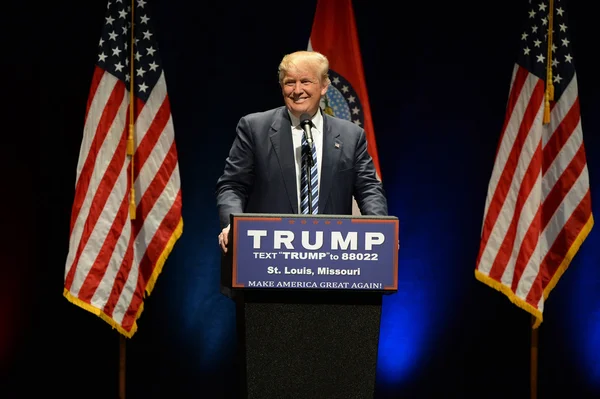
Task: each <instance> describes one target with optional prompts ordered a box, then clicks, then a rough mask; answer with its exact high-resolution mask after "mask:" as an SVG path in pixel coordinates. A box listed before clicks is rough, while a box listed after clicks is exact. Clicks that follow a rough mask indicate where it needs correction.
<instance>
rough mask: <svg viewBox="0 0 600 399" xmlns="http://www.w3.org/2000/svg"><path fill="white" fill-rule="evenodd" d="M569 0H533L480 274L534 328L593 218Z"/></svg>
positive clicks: (488, 207) (491, 191) (489, 203)
mask: <svg viewBox="0 0 600 399" xmlns="http://www.w3.org/2000/svg"><path fill="white" fill-rule="evenodd" d="M565 3H566V1H565V0H562V1H561V0H554V1H548V0H544V1H540V0H538V1H529V5H528V16H527V22H528V23H527V25H526V27H525V28H524V30H523V31H522V32H521V37H520V39H521V41H520V44H521V45H520V52H519V56H518V59H517V62H516V64H515V66H514V70H513V76H512V82H511V86H510V94H509V98H508V104H507V109H506V116H505V122H504V127H503V130H502V134H501V137H500V142H499V145H498V149H497V153H496V159H495V164H494V167H493V172H492V176H491V179H490V182H489V186H488V192H487V200H486V204H485V212H484V220H483V228H482V234H481V244H480V252H479V256H478V259H477V267H476V270H475V276H476V278H477V279H478V280H480V281H482V282H483V283H485V284H487V285H489V286H491V287H493V288H495V289H497V290H499V291H501V292H502V293H504V294H505V295H506V296H507V297H508V298H509V299H510V300H511V301H512V302H513V303H514V304H516V305H517V306H519V307H521V308H522V309H524V310H526V311H527V312H529V313H531V314H532V315H533V316H534V317H535V319H536V320H535V323H534V324H533V328H537V327H538V326H539V325H540V323H541V322H542V320H543V315H542V314H543V311H544V302H545V300H546V299H547V298H548V296H549V294H550V292H551V291H552V289H553V288H554V287H555V285H556V284H557V282H558V280H559V279H560V277H561V276H562V274H563V273H564V272H565V271H566V269H567V268H568V266H569V264H570V262H571V260H572V259H573V257H574V256H575V254H576V253H577V251H578V249H579V247H580V246H581V244H582V243H583V241H584V240H585V238H586V237H587V235H588V233H589V232H590V230H591V229H592V226H593V223H594V221H593V217H592V210H591V209H592V207H591V198H590V188H589V178H588V169H587V164H586V156H585V148H584V144H583V134H582V129H581V117H580V111H579V97H578V91H577V74H576V73H575V66H574V60H573V52H572V48H571V41H570V38H569V23H568V20H567V14H566V10H565V7H566V4H565ZM549 26H552V30H551V31H549V29H548V28H549ZM549 38H550V39H551V40H548V39H549ZM548 65H551V67H550V68H547V66H548ZM548 78H549V79H548ZM547 81H548V82H550V81H551V82H552V84H553V88H554V98H553V99H551V98H549V101H548V102H547V101H546V98H545V96H546V93H547V91H546V86H548V85H546V82H547ZM550 90H551V89H550ZM545 112H546V113H547V114H546V117H548V119H547V120H545V117H544V114H545ZM546 122H547V123H546Z"/></svg>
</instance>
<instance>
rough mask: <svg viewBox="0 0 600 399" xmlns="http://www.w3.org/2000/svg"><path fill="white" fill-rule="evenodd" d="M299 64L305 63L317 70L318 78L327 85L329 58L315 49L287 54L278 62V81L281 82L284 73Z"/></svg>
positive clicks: (328, 82) (328, 81) (296, 67)
mask: <svg viewBox="0 0 600 399" xmlns="http://www.w3.org/2000/svg"><path fill="white" fill-rule="evenodd" d="M299 65H306V66H308V67H309V68H310V69H312V70H314V71H316V72H317V75H318V76H319V80H320V81H321V83H323V84H325V85H329V84H330V83H331V81H330V80H329V60H328V59H327V57H325V56H324V55H323V54H321V53H319V52H316V51H296V52H294V53H291V54H287V55H285V56H284V57H283V59H282V60H281V62H280V63H279V68H278V72H279V83H280V84H281V83H282V80H283V77H284V76H285V74H286V73H287V72H289V71H291V70H294V69H299Z"/></svg>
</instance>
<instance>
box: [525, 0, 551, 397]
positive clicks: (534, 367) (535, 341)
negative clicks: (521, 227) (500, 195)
mask: <svg viewBox="0 0 600 399" xmlns="http://www.w3.org/2000/svg"><path fill="white" fill-rule="evenodd" d="M553 26H554V0H548V52H547V56H546V93H545V96H544V124H548V123H550V101H554V84H553V83H552V47H553V45H554V43H553V41H552V33H553ZM531 322H532V324H533V325H534V326H535V324H536V319H535V316H533V315H532V316H531ZM538 352H539V327H538V328H532V329H531V347H530V382H529V383H530V399H537V378H538Z"/></svg>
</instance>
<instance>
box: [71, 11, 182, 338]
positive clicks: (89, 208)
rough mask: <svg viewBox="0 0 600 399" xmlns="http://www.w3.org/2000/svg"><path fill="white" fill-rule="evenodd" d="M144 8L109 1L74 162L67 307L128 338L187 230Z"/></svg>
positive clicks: (157, 64) (153, 43) (164, 97)
mask: <svg viewBox="0 0 600 399" xmlns="http://www.w3.org/2000/svg"><path fill="white" fill-rule="evenodd" d="M148 7H149V6H148V4H147V2H146V1H144V0H137V1H136V2H135V6H134V9H133V10H132V3H131V2H124V1H123V0H113V1H110V2H108V5H107V11H106V17H105V23H104V27H103V30H102V35H101V37H100V41H99V43H98V58H97V61H96V66H95V69H94V74H93V78H92V84H91V88H90V92H89V97H88V104H87V110H86V115H85V125H84V129H83V140H82V143H81V149H80V153H79V161H78V164H77V171H76V184H75V198H74V201H73V208H72V214H71V225H70V240H69V253H68V256H67V261H66V266H65V280H64V296H65V297H66V298H67V299H68V300H69V301H71V302H72V303H74V304H75V305H78V306H80V307H81V308H83V309H86V310H88V311H90V312H92V313H94V314H96V315H98V316H99V317H101V318H102V319H103V320H105V321H106V322H108V323H109V324H110V325H111V326H112V327H114V328H116V329H117V330H118V331H119V332H120V333H121V334H122V335H124V336H126V337H131V336H132V335H133V334H134V333H135V332H136V330H137V324H136V320H137V319H138V317H139V316H140V313H141V311H142V309H143V301H144V296H145V295H146V294H150V292H151V291H152V288H153V287H154V284H155V282H156V279H157V277H158V275H159V274H160V272H161V270H162V267H163V264H164V263H165V261H166V259H167V257H168V256H169V253H170V252H171V250H172V248H173V246H174V244H175V242H176V241H177V239H178V238H179V237H180V236H181V234H182V231H183V220H182V217H181V189H180V179H179V166H178V157H177V149H176V146H175V136H174V130H173V121H172V118H171V107H170V105H169V96H168V94H167V86H166V83H165V74H164V71H163V67H162V63H161V60H160V57H159V54H158V46H157V42H156V36H155V33H154V31H153V29H152V27H151V22H152V20H151V18H150V13H149V9H148ZM132 11H134V12H133V16H134V21H135V23H134V24H133V43H132V39H131V33H132V24H131V19H132ZM132 79H133V82H132ZM131 83H133V87H134V89H133V95H131V94H130V84H131ZM132 99H133V101H131V100H132ZM131 103H133V108H131V107H130V104H131ZM132 117H133V118H132ZM131 120H133V121H134V122H135V123H134V124H132V126H130V121H131ZM131 127H132V128H133V129H132V130H131V136H132V138H133V142H129V145H130V147H129V150H130V151H131V152H132V153H134V155H133V157H131V156H130V155H128V138H129V137H130V128H131ZM131 145H133V147H131ZM132 163H133V167H132ZM132 181H134V184H133V187H132V185H131V182H132ZM132 200H133V201H134V204H132V206H131V208H130V202H131V201H132Z"/></svg>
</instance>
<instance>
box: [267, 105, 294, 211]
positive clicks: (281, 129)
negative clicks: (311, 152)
mask: <svg viewBox="0 0 600 399" xmlns="http://www.w3.org/2000/svg"><path fill="white" fill-rule="evenodd" d="M269 138H270V139H271V144H272V145H273V150H274V151H275V155H276V156H277V160H278V161H279V167H280V168H281V174H282V175H283V183H284V185H285V190H286V193H287V196H288V199H289V201H290V205H291V206H292V209H293V211H294V212H293V213H298V191H297V188H296V164H295V161H294V142H293V141H292V124H291V122H290V119H289V116H288V114H287V111H286V108H285V107H283V108H281V109H280V111H279V115H278V117H277V118H276V120H275V121H274V122H273V124H272V125H271V134H270V136H269ZM267 200H268V199H267Z"/></svg>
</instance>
